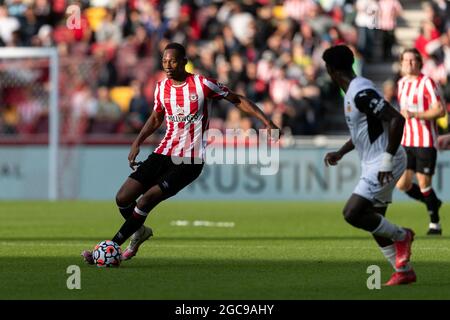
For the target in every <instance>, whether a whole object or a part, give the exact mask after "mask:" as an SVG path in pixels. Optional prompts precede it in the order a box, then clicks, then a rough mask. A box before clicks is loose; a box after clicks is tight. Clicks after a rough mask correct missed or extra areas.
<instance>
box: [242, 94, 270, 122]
mask: <svg viewBox="0 0 450 320" xmlns="http://www.w3.org/2000/svg"><path fill="white" fill-rule="evenodd" d="M238 97H239V102H238V103H235V106H236V107H237V108H238V109H239V110H241V111H243V112H245V113H246V114H248V115H251V116H253V117H255V118H257V119H259V120H260V121H261V122H262V123H264V125H269V124H270V122H271V121H270V119H269V118H267V116H266V115H265V114H264V113H263V112H262V111H261V110H260V109H259V108H258V106H257V105H255V104H254V103H253V102H251V101H250V100H248V99H247V98H245V97H243V96H238Z"/></svg>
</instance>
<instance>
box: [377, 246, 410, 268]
mask: <svg viewBox="0 0 450 320" xmlns="http://www.w3.org/2000/svg"><path fill="white" fill-rule="evenodd" d="M380 250H381V253H383V255H384V257H385V258H386V260H387V261H389V263H390V264H391V266H392V267H393V268H394V270H395V271H396V272H406V271H409V270H411V265H410V264H409V262H408V263H407V264H406V265H405V266H404V267H403V268H401V269H398V268H396V267H395V255H396V251H395V245H393V244H391V245H390V246H387V247H383V248H381V247H380Z"/></svg>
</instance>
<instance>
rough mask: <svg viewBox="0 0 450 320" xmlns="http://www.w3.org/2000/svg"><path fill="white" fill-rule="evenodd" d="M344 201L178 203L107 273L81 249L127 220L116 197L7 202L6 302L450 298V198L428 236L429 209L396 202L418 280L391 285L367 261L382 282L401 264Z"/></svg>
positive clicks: (0, 290) (1, 252)
mask: <svg viewBox="0 0 450 320" xmlns="http://www.w3.org/2000/svg"><path fill="white" fill-rule="evenodd" d="M343 205H344V204H343V203H308V202H276V203H274V202H233V201H230V202H228V203H224V202H206V201H205V202H180V201H173V200H169V201H167V202H166V203H163V204H161V205H160V206H159V207H157V208H156V209H155V210H154V212H152V213H151V215H150V217H149V219H147V222H146V224H147V225H150V226H152V227H153V229H154V233H155V236H154V237H153V238H152V239H151V240H150V241H148V242H146V243H145V244H144V245H143V246H142V247H141V249H140V251H139V253H138V255H137V256H136V257H135V258H133V259H132V260H130V261H125V262H123V263H122V265H121V266H120V268H117V269H101V268H97V267H95V266H88V265H85V264H84V263H83V262H82V260H81V257H80V252H81V251H82V250H83V249H89V248H92V247H93V246H94V245H95V244H96V243H97V242H99V241H101V240H105V239H110V238H111V237H112V236H113V234H114V233H115V232H116V230H117V229H118V227H119V226H120V225H121V223H122V217H121V216H120V214H119V213H118V211H117V209H116V208H115V206H114V203H113V202H57V203H47V202H0V259H1V272H0V299H158V300H164V299H176V300H184V299H275V300H278V299H283V300H300V299H450V219H449V213H450V212H449V211H450V206H449V205H448V204H444V205H443V207H442V209H441V216H442V224H443V230H444V235H443V236H442V237H429V236H425V233H426V229H427V225H428V216H427V213H426V211H425V207H424V206H423V205H421V204H417V203H414V202H405V203H396V204H393V205H392V206H391V208H390V209H389V211H388V217H389V218H390V220H391V221H393V222H395V223H398V224H400V225H405V226H410V227H412V228H413V229H414V230H415V231H416V241H415V242H414V245H413V256H412V262H413V265H414V267H415V270H416V273H417V277H418V282H417V283H415V284H412V285H409V286H398V287H382V288H381V289H380V290H369V289H368V288H367V285H366V282H367V278H368V277H369V276H370V274H368V273H367V267H368V266H370V265H378V266H380V268H381V279H382V282H385V281H386V280H388V279H389V277H390V275H391V272H392V270H391V267H390V266H389V265H388V263H387V262H386V261H385V260H384V258H383V256H382V254H381V252H380V250H379V249H378V248H377V246H376V244H375V242H374V241H373V240H372V238H371V237H370V236H369V234H367V233H366V232H364V231H361V230H358V229H355V228H353V227H351V226H349V225H347V224H346V223H345V221H344V219H343V218H342V214H341V211H342V207H343ZM176 220H184V221H188V222H189V225H187V226H175V225H173V221H176ZM196 220H207V221H213V222H214V221H215V222H219V221H221V222H234V227H232V228H224V227H217V226H212V227H205V226H196V227H194V226H192V223H193V221H196ZM124 247H125V246H122V248H124ZM70 265H78V266H80V268H81V290H69V289H68V288H67V286H66V281H67V278H68V277H69V276H70V274H67V273H66V270H67V267H68V266H70Z"/></svg>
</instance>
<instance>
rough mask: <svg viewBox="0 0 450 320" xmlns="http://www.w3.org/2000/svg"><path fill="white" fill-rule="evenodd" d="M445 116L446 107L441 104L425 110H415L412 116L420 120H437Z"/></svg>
mask: <svg viewBox="0 0 450 320" xmlns="http://www.w3.org/2000/svg"><path fill="white" fill-rule="evenodd" d="M443 116H445V109H444V107H442V106H441V105H438V106H436V107H434V108H431V109H429V110H427V111H423V112H413V113H412V117H413V118H416V119H419V120H435V119H438V118H440V117H443Z"/></svg>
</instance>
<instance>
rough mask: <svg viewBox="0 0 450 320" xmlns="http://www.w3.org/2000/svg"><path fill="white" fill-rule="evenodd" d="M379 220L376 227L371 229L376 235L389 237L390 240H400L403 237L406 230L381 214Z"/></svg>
mask: <svg viewBox="0 0 450 320" xmlns="http://www.w3.org/2000/svg"><path fill="white" fill-rule="evenodd" d="M380 217H381V221H380V224H379V225H378V227H377V228H376V229H375V230H373V231H372V233H373V234H374V235H376V236H380V237H384V238H389V239H391V240H392V241H402V240H403V239H405V236H406V231H405V230H404V229H403V228H401V227H399V226H397V225H395V224H392V223H390V222H389V221H388V220H386V219H385V218H384V217H383V216H381V215H380Z"/></svg>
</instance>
